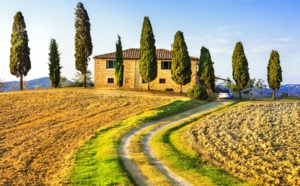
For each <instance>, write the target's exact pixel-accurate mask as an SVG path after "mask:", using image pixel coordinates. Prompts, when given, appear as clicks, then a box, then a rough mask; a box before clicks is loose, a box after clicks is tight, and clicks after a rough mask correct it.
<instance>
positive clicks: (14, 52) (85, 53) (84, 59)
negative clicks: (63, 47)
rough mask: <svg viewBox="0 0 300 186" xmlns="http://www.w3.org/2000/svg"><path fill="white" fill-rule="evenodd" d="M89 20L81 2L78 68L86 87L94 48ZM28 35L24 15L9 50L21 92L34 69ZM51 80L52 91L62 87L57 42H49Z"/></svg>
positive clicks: (15, 26)
mask: <svg viewBox="0 0 300 186" xmlns="http://www.w3.org/2000/svg"><path fill="white" fill-rule="evenodd" d="M90 27H91V24H90V19H89V16H88V13H87V11H86V10H85V8H84V5H83V4H82V3H81V2H79V3H78V4H77V7H76V11H75V31H76V32H75V54H74V56H75V67H76V69H77V70H78V71H80V72H81V74H82V77H83V87H86V73H87V67H88V62H89V60H90V58H89V57H90V55H91V54H92V51H93V44H92V39H91V34H90V30H91V29H90ZM28 41H29V39H28V34H27V31H26V24H25V20H24V17H23V15H22V12H17V13H16V15H15V16H14V22H13V28H12V34H11V48H10V73H11V74H12V75H15V76H16V77H19V78H20V90H23V77H24V76H27V74H28V72H29V70H30V69H31V60H30V48H29V46H28ZM49 50H50V52H49V63H48V65H49V76H50V81H51V85H52V86H53V87H55V88H56V87H58V86H59V81H60V70H61V68H62V67H61V66H60V53H59V51H58V44H57V42H56V40H55V39H51V40H50V46H49Z"/></svg>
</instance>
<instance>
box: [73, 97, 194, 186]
mask: <svg viewBox="0 0 300 186" xmlns="http://www.w3.org/2000/svg"><path fill="white" fill-rule="evenodd" d="M197 106H199V102H198V101H195V100H190V99H186V100H183V99H182V100H174V101H173V102H171V103H169V104H167V105H163V106H160V107H157V108H154V109H151V110H149V111H146V112H144V113H142V114H140V115H137V116H135V117H132V118H128V119H126V120H123V121H121V122H118V123H115V124H110V125H107V126H106V127H105V128H102V129H100V131H99V132H98V133H97V134H96V135H95V136H94V137H93V138H91V139H90V140H89V141H87V142H86V143H85V144H84V145H83V146H82V147H81V148H80V149H79V150H78V152H77V154H76V157H75V163H74V166H73V168H72V171H71V175H70V178H69V180H70V182H71V184H73V185H134V181H133V179H132V178H131V177H130V176H129V175H128V173H127V172H126V169H125V167H124V165H123V164H122V162H121V157H120V156H119V154H118V148H119V145H120V143H121V140H122V137H123V136H124V135H125V134H126V133H128V132H129V131H131V130H132V129H134V128H136V127H138V126H141V125H143V124H145V123H147V122H150V121H155V120H158V119H161V118H165V117H168V116H171V115H174V114H177V113H180V112H183V111H186V110H189V109H192V108H195V107H197Z"/></svg>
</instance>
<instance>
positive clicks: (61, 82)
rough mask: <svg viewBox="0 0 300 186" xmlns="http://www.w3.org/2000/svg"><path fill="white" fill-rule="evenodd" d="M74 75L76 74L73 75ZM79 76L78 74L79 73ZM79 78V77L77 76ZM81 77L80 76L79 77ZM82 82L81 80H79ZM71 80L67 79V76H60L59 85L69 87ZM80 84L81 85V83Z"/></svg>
mask: <svg viewBox="0 0 300 186" xmlns="http://www.w3.org/2000/svg"><path fill="white" fill-rule="evenodd" d="M77 74H79V73H77ZM75 76H76V75H75ZM79 76H80V74H79ZM78 79H79V78H78ZM81 79H82V78H81ZM80 81H81V82H82V80H80ZM71 85H72V84H71V82H70V81H68V79H67V77H66V76H60V80H59V87H69V86H71ZM81 86H82V85H81Z"/></svg>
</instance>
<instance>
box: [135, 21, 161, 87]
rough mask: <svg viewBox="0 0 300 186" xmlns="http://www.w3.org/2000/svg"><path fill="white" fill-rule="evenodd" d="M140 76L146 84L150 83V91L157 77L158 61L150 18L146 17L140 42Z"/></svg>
mask: <svg viewBox="0 0 300 186" xmlns="http://www.w3.org/2000/svg"><path fill="white" fill-rule="evenodd" d="M139 68H140V74H141V77H142V79H143V81H144V82H146V83H148V90H150V82H151V81H153V80H154V79H155V78H156V76H157V59H156V47H155V38H154V34H153V31H152V26H151V23H150V20H149V17H147V16H145V17H144V22H143V28H142V34H141V40H140V62H139Z"/></svg>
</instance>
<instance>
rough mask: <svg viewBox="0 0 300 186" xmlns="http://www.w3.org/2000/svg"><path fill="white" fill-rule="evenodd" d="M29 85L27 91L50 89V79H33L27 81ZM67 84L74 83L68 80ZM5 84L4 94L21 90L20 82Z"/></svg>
mask: <svg viewBox="0 0 300 186" xmlns="http://www.w3.org/2000/svg"><path fill="white" fill-rule="evenodd" d="M25 82H26V84H27V88H25V89H36V88H50V87H51V85H50V79H49V77H42V78H38V79H33V80H29V81H25ZM67 82H69V83H72V82H71V81H69V80H67ZM3 84H4V92H9V91H14V90H20V82H19V81H7V82H3Z"/></svg>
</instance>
